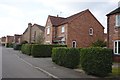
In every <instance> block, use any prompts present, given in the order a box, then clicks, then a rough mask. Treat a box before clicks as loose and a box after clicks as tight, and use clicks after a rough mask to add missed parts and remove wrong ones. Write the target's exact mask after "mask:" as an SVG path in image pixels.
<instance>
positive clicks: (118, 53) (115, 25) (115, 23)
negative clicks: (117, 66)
mask: <svg viewBox="0 0 120 80" xmlns="http://www.w3.org/2000/svg"><path fill="white" fill-rule="evenodd" d="M107 32H108V36H107V40H108V43H107V47H108V48H111V49H113V51H114V54H115V57H114V60H115V61H120V6H119V7H118V8H117V9H115V10H113V11H112V12H110V13H109V14H107Z"/></svg>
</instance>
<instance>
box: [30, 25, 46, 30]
mask: <svg viewBox="0 0 120 80" xmlns="http://www.w3.org/2000/svg"><path fill="white" fill-rule="evenodd" d="M34 25H36V26H37V27H38V28H39V29H40V30H42V31H43V32H44V30H45V27H44V26H41V25H38V24H34ZM34 25H33V26H34ZM33 26H32V27H33Z"/></svg>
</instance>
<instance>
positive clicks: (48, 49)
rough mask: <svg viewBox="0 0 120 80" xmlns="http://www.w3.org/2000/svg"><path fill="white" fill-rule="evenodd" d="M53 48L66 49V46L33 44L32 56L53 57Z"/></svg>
mask: <svg viewBox="0 0 120 80" xmlns="http://www.w3.org/2000/svg"><path fill="white" fill-rule="evenodd" d="M53 47H66V45H38V44H33V45H32V50H31V54H32V56H33V57H51V54H52V48H53Z"/></svg>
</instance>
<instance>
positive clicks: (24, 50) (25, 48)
mask: <svg viewBox="0 0 120 80" xmlns="http://www.w3.org/2000/svg"><path fill="white" fill-rule="evenodd" d="M31 48H32V45H31V44H23V45H22V47H21V51H22V53H23V54H27V55H31Z"/></svg>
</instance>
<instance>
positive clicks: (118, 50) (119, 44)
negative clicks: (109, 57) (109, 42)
mask: <svg viewBox="0 0 120 80" xmlns="http://www.w3.org/2000/svg"><path fill="white" fill-rule="evenodd" d="M114 53H115V54H120V40H116V41H114Z"/></svg>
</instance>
